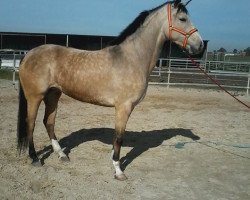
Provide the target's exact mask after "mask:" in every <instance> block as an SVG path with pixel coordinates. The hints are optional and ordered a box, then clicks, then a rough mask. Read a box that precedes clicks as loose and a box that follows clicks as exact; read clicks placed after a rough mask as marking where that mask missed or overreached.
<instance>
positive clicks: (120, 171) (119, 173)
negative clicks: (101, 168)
mask: <svg viewBox="0 0 250 200" xmlns="http://www.w3.org/2000/svg"><path fill="white" fill-rule="evenodd" d="M113 165H114V167H115V175H117V176H119V175H122V174H123V172H122V170H121V168H120V162H119V161H114V160H113Z"/></svg>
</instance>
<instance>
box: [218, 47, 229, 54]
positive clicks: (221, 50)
mask: <svg viewBox="0 0 250 200" xmlns="http://www.w3.org/2000/svg"><path fill="white" fill-rule="evenodd" d="M217 52H220V53H226V52H227V50H226V49H224V48H223V47H221V48H220V49H219V50H218V51H217Z"/></svg>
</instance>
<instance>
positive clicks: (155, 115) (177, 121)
mask: <svg viewBox="0 0 250 200" xmlns="http://www.w3.org/2000/svg"><path fill="white" fill-rule="evenodd" d="M240 98H241V99H242V100H243V101H245V102H247V103H248V105H250V96H249V97H246V96H240ZM17 106H18V98H17V91H15V90H14V89H13V87H12V83H11V82H10V81H6V80H0V115H1V118H0V133H1V145H0V149H1V151H0V152H1V154H0V169H1V174H0V199H36V200H39V199H41V200H44V199H91V200H92V199H109V200H110V199H119V200H121V199H129V200H133V199H136V200H137V199H143V200H146V199H170V200H171V199H174V200H175V199H177V200H180V199H186V200H189V199H197V200H201V199H202V200H230V199H232V200H237V199H239V200H248V199H250V148H249V147H250V112H249V110H247V109H246V108H244V107H242V106H241V105H240V104H238V103H237V102H236V101H235V100H233V99H231V97H229V96H228V95H226V94H224V93H222V92H217V91H211V90H197V89H178V88H170V89H167V88H166V87H162V86H149V89H148V93H147V96H146V98H145V99H144V101H143V102H142V103H141V104H140V105H138V106H137V107H136V109H135V110H134V112H133V113H132V115H131V117H130V120H129V122H128V125H127V131H128V132H127V134H126V137H125V141H124V147H123V148H122V151H121V162H122V168H123V169H124V170H125V174H126V175H127V176H128V180H126V181H124V182H120V181H117V180H115V179H114V178H113V175H114V170H113V166H112V162H111V160H110V153H111V148H112V145H111V143H112V137H113V127H114V109H113V108H104V107H99V106H93V105H90V104H86V103H81V102H78V101H75V100H73V99H71V98H69V97H66V96H63V97H62V98H61V100H60V103H59V109H58V115H57V123H56V133H57V136H58V138H59V139H60V143H61V145H62V146H63V147H66V149H65V152H67V153H68V155H69V157H70V162H68V163H62V162H60V161H59V159H58V157H57V155H56V154H55V153H53V152H52V150H51V145H50V141H49V138H48V136H47V133H46V131H45V128H44V126H43V124H42V118H43V110H44V105H41V107H40V110H39V116H38V119H37V123H36V128H35V134H34V137H35V145H36V149H37V151H38V153H39V157H40V158H41V159H42V161H43V162H44V165H43V167H40V168H36V167H32V166H31V165H30V162H31V161H30V160H29V158H28V157H27V154H23V155H21V156H20V157H19V156H18V155H17V151H16V122H17ZM240 147H248V148H240Z"/></svg>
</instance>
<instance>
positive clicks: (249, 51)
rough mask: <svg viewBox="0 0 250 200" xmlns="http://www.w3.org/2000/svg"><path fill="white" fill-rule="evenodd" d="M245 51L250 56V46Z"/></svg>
mask: <svg viewBox="0 0 250 200" xmlns="http://www.w3.org/2000/svg"><path fill="white" fill-rule="evenodd" d="M244 52H246V56H250V47H247V48H246V49H245V50H244Z"/></svg>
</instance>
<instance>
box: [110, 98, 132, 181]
mask: <svg viewBox="0 0 250 200" xmlns="http://www.w3.org/2000/svg"><path fill="white" fill-rule="evenodd" d="M132 110H133V106H132V104H130V103H128V104H123V105H120V106H117V107H116V118H115V137H114V141H113V151H112V159H113V165H114V168H115V178H116V179H118V180H126V179H127V177H126V176H125V174H124V173H123V172H122V170H121V167H120V161H119V160H120V150H121V146H122V142H123V135H124V133H125V128H126V125H127V121H128V118H129V116H130V114H131V112H132Z"/></svg>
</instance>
